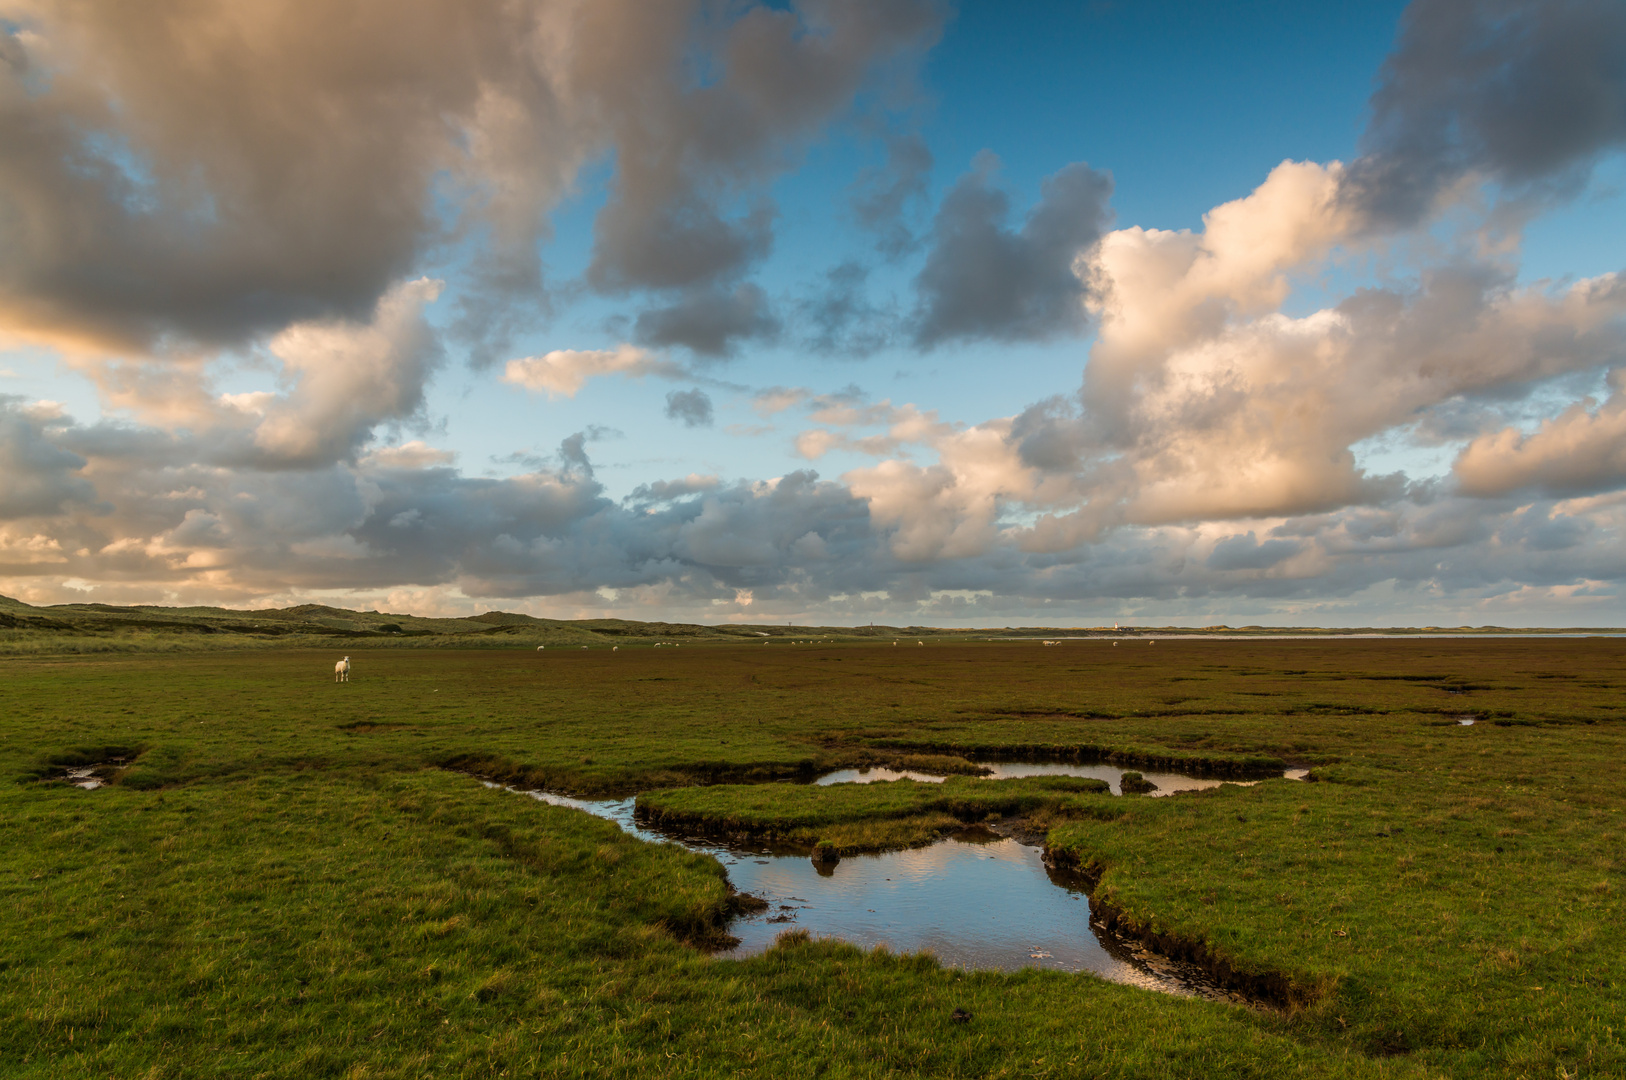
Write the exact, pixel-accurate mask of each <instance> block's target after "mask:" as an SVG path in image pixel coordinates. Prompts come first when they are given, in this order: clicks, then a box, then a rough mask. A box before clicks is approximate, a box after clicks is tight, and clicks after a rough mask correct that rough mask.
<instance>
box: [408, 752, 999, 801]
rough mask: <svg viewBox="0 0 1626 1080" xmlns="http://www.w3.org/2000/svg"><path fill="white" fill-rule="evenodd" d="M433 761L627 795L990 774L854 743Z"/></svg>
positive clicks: (504, 777)
mask: <svg viewBox="0 0 1626 1080" xmlns="http://www.w3.org/2000/svg"><path fill="white" fill-rule="evenodd" d="M431 764H433V765H435V766H437V767H439V768H442V769H449V770H451V771H452V772H460V773H466V774H468V775H469V776H478V777H481V778H484V779H489V780H496V781H498V782H500V783H502V784H505V785H510V786H513V787H519V788H525V789H538V790H545V791H554V792H558V793H560V794H568V795H572V796H576V797H580V798H593V799H606V798H625V797H627V796H631V795H636V794H637V793H638V792H640V791H652V790H656V789H660V788H681V787H715V786H717V785H721V784H771V783H776V782H780V781H789V782H791V783H797V784H811V783H813V782H814V781H815V780H816V779H818V778H819V777H820V776H822V775H824V774H826V773H830V772H833V771H836V770H838V769H875V768H882V769H895V770H898V771H900V772H910V771H913V772H921V773H932V774H935V775H937V776H986V775H987V774H988V771H989V770H988V769H986V768H985V767H983V766H981V765H978V764H976V763H974V762H972V761H969V760H967V759H966V758H964V757H960V756H959V755H955V754H924V753H903V752H895V751H884V750H881V751H877V750H872V749H868V748H859V747H855V748H852V749H851V750H849V751H845V752H833V753H830V752H826V753H819V754H817V755H813V756H809V757H805V758H800V759H798V760H796V761H787V762H778V763H767V764H763V763H758V764H754V765H739V764H735V763H732V762H724V761H716V762H705V761H702V762H696V763H694V764H692V765H687V766H684V767H682V768H668V769H638V770H629V769H626V768H622V767H614V766H607V765H601V764H600V763H598V762H596V761H594V760H593V759H592V758H590V757H584V758H582V759H581V760H579V761H577V762H571V763H565V762H551V763H549V764H547V765H527V764H524V763H522V762H517V761H512V760H510V759H508V758H503V757H496V756H494V755H490V754H451V755H447V756H445V757H440V758H436V759H434V760H433V761H432V762H431Z"/></svg>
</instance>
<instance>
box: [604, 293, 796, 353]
mask: <svg viewBox="0 0 1626 1080" xmlns="http://www.w3.org/2000/svg"><path fill="white" fill-rule="evenodd" d="M779 329H780V324H779V319H778V318H777V317H776V316H775V315H774V313H773V309H772V306H771V305H770V304H769V302H768V294H767V293H765V292H763V291H762V289H761V288H759V287H758V286H756V285H753V284H751V283H750V282H745V283H743V284H740V285H736V286H734V288H732V289H729V290H722V289H703V290H700V291H697V292H692V293H688V294H686V295H685V296H683V297H682V298H681V299H679V300H678V301H677V302H676V303H674V304H672V305H670V306H668V307H663V308H654V309H652V310H650V311H645V312H643V313H641V314H640V315H639V316H638V321H637V322H636V323H635V324H634V325H633V336H634V337H635V338H636V339H637V340H638V341H639V342H640V343H642V344H644V345H654V346H661V347H665V346H672V345H681V346H683V347H684V348H686V349H688V350H690V351H691V352H693V353H695V354H696V355H697V356H702V357H707V358H711V359H716V358H719V357H724V356H729V355H731V354H732V353H733V352H734V350H735V348H736V347H737V345H738V343H739V342H741V341H749V340H753V339H754V340H764V339H772V338H773V337H775V336H777V335H778V333H779Z"/></svg>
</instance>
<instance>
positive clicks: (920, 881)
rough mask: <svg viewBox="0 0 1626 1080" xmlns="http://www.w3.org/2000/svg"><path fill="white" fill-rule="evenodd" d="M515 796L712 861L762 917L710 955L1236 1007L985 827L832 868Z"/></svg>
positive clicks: (1027, 851)
mask: <svg viewBox="0 0 1626 1080" xmlns="http://www.w3.org/2000/svg"><path fill="white" fill-rule="evenodd" d="M878 771H879V770H871V772H872V773H874V772H878ZM1023 775H1031V774H1023ZM1079 775H1093V774H1079ZM481 782H482V783H484V784H485V785H486V786H487V787H500V786H501V785H498V784H495V783H492V782H491V781H481ZM509 790H516V789H509ZM522 794H525V795H529V796H530V797H531V798H533V799H536V800H538V801H540V802H545V803H549V804H551V805H553V806H566V807H571V808H574V809H577V810H584V811H586V812H587V813H590V814H594V815H597V816H598V817H603V818H608V819H609V820H611V821H614V822H615V823H616V824H618V825H620V826H621V828H622V829H624V830H625V831H626V832H628V833H630V834H631V835H633V836H636V837H638V838H639V839H640V840H648V841H651V842H654V843H659V842H662V841H675V842H677V843H681V844H683V845H684V846H685V847H687V848H689V849H690V850H691V851H698V852H702V853H704V854H707V855H711V856H713V857H715V858H716V859H717V860H718V861H720V862H721V863H722V864H723V866H724V867H726V868H727V870H728V878H729V881H730V882H732V883H733V885H734V887H735V888H736V889H738V890H739V891H740V892H745V893H750V894H752V895H753V896H758V897H761V898H762V899H763V900H765V901H767V903H768V909H767V910H766V911H764V912H761V913H760V914H756V915H749V916H741V917H738V918H736V919H735V920H734V921H733V922H731V923H730V924H729V927H728V930H729V933H731V934H733V935H734V936H736V937H738V938H739V939H740V943H739V944H738V945H737V946H735V947H734V948H733V949H731V950H728V951H726V952H723V953H721V954H719V955H722V956H731V957H746V956H754V955H756V954H758V953H761V952H763V951H764V950H766V949H767V948H768V947H769V946H771V945H772V944H773V942H774V939H775V938H776V937H778V936H779V934H780V933H782V932H784V931H786V930H794V929H799V930H806V931H808V932H809V933H810V934H812V935H813V936H814V937H816V938H834V939H838V940H841V941H846V942H850V943H852V944H854V945H860V946H863V947H865V948H874V947H876V946H879V945H885V946H886V947H887V948H889V949H891V950H892V951H893V952H897V953H911V952H920V951H922V950H925V951H930V952H931V953H932V954H933V955H935V956H936V957H937V959H938V960H939V961H940V962H941V963H943V964H944V965H947V966H952V967H961V968H969V969H977V970H994V971H1016V970H1019V969H1022V968H1043V969H1046V970H1051V971H1063V972H1092V973H1094V974H1096V975H1100V976H1103V977H1105V978H1108V979H1111V980H1113V981H1115V982H1122V983H1129V984H1131V985H1135V986H1141V987H1145V988H1146V989H1150V990H1158V991H1161V992H1163V993H1170V994H1178V995H1182V996H1188V997H1190V996H1196V997H1204V998H1209V999H1211V1000H1217V1001H1230V1002H1235V1003H1245V1002H1246V999H1245V998H1243V997H1242V996H1241V995H1239V994H1236V993H1233V992H1231V991H1228V990H1225V989H1223V988H1221V987H1220V986H1218V985H1216V984H1215V983H1214V982H1213V981H1212V980H1210V979H1209V978H1208V977H1207V976H1206V974H1205V973H1204V972H1203V971H1202V970H1201V969H1200V968H1197V967H1194V966H1192V965H1188V964H1183V963H1181V962H1179V961H1175V960H1171V959H1169V958H1167V957H1162V956H1158V955H1156V954H1155V953H1151V952H1148V951H1147V950H1145V949H1144V948H1142V947H1140V946H1139V945H1138V944H1136V943H1134V942H1126V941H1121V940H1119V939H1118V938H1117V937H1115V936H1114V935H1113V934H1111V933H1110V932H1108V931H1106V930H1105V929H1104V928H1101V927H1098V926H1095V925H1094V924H1092V922H1091V916H1090V899H1089V897H1088V896H1087V895H1086V894H1085V891H1084V883H1083V882H1082V881H1081V880H1080V879H1078V878H1077V877H1075V876H1074V875H1071V874H1068V873H1065V872H1061V871H1056V870H1052V869H1051V868H1049V867H1047V866H1045V864H1044V862H1043V859H1042V857H1041V855H1042V852H1041V850H1040V849H1039V848H1037V847H1033V846H1030V845H1027V844H1022V843H1019V842H1018V841H1016V840H1013V839H1009V838H1006V837H1002V836H998V835H996V834H995V833H992V832H990V831H988V830H986V829H981V828H972V829H967V830H965V831H963V832H960V833H958V834H955V835H953V836H950V837H949V838H947V839H945V840H941V841H938V842H937V843H935V844H932V845H930V846H928V847H923V848H912V849H909V850H906V851H889V852H883V853H881V854H877V855H849V856H846V857H844V858H843V859H842V860H841V861H840V862H839V863H836V864H835V865H834V866H833V867H829V866H824V867H815V866H814V865H813V862H812V860H811V859H809V858H808V855H807V853H806V852H805V851H797V852H795V853H790V852H786V851H784V850H781V849H775V848H773V847H762V846H754V845H753V846H739V845H731V844H727V843H723V842H720V841H718V840H716V839H715V838H711V837H705V836H687V835H682V834H680V833H663V832H658V831H656V830H653V829H649V828H646V827H645V826H643V825H641V824H640V823H639V822H638V821H637V820H635V818H634V813H633V808H634V800H633V799H604V800H594V799H573V798H570V797H568V796H563V795H554V794H551V793H549V792H545V791H526V792H522Z"/></svg>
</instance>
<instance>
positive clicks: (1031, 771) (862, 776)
mask: <svg viewBox="0 0 1626 1080" xmlns="http://www.w3.org/2000/svg"><path fill="white" fill-rule="evenodd" d="M976 764H978V765H981V766H982V767H983V768H985V769H988V770H990V772H989V773H988V774H987V775H986V776H984V777H982V779H985V780H1010V779H1013V778H1015V777H1019V776H1083V777H1090V778H1093V779H1096V780H1105V781H1106V782H1107V784H1108V786H1110V787H1111V788H1112V793H1113V794H1114V795H1122V794H1123V775H1124V772H1125V771H1126V770H1124V769H1121V768H1119V767H1118V766H1116V765H1076V764H1069V763H1050V762H1046V763H1037V764H1036V763H1031V762H1025V761H979V762H976ZM1135 771H1139V772H1140V774H1141V775H1142V776H1144V777H1145V778H1146V779H1147V780H1149V781H1151V782H1152V783H1153V784H1156V785H1157V790H1156V791H1149V792H1147V794H1148V795H1152V796H1158V795H1173V794H1174V793H1175V792H1177V791H1206V790H1207V789H1209V788H1216V787H1219V786H1220V785H1221V784H1240V785H1241V786H1243V787H1252V786H1253V785H1254V784H1257V783H1258V782H1259V781H1257V780H1222V779H1218V778H1216V777H1211V776H1188V775H1186V774H1185V773H1174V772H1146V771H1144V770H1135ZM1308 772H1309V770H1308V769H1288V770H1287V771H1286V772H1285V773H1283V774H1282V775H1283V776H1284V777H1285V778H1286V779H1288V780H1303V779H1304V777H1305V774H1306V773H1308ZM945 779H946V777H942V776H933V775H932V774H930V773H923V772H914V771H912V770H909V769H885V768H879V767H877V768H870V769H838V770H836V771H835V772H830V773H825V774H824V775H823V776H821V777H819V778H818V779H816V780H814V781H813V782H814V783H815V784H820V785H828V784H873V783H876V782H879V781H890V780H922V781H925V782H926V783H931V784H940V783H942V782H943V781H944V780H945Z"/></svg>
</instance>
